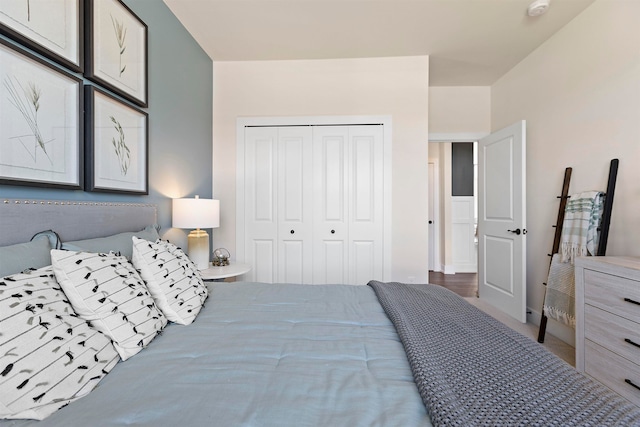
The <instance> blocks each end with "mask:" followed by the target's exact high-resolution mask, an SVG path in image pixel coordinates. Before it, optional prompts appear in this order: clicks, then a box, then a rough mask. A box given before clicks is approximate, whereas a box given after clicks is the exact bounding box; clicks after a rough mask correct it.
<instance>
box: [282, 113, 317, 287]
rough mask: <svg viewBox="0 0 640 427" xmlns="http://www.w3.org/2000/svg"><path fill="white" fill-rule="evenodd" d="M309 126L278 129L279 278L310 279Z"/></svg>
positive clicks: (310, 148) (310, 145) (306, 281)
mask: <svg viewBox="0 0 640 427" xmlns="http://www.w3.org/2000/svg"><path fill="white" fill-rule="evenodd" d="M311 134H312V128H311V127H310V126H300V127H298V126H296V127H282V128H278V171H277V173H278V259H279V261H278V277H277V281H278V282H282V283H311V281H312V241H313V240H312V238H313V205H312V200H311V199H312V195H313V192H312V177H313V170H312V168H313V164H312V136H311Z"/></svg>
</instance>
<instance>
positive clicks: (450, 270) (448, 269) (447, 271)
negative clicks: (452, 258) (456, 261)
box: [443, 265, 456, 274]
mask: <svg viewBox="0 0 640 427" xmlns="http://www.w3.org/2000/svg"><path fill="white" fill-rule="evenodd" d="M443 270H444V274H456V267H455V266H454V265H444V269H443Z"/></svg>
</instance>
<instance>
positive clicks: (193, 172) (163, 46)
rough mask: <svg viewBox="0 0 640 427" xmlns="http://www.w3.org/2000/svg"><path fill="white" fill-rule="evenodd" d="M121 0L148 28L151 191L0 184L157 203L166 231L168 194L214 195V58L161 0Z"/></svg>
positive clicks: (4, 193)
mask: <svg viewBox="0 0 640 427" xmlns="http://www.w3.org/2000/svg"><path fill="white" fill-rule="evenodd" d="M124 2H125V3H126V5H127V6H129V8H130V9H131V10H132V11H133V12H134V13H135V14H136V15H138V16H139V17H140V19H142V20H143V21H144V22H145V23H146V24H147V26H148V28H149V34H148V35H149V52H148V55H149V63H148V79H149V108H148V109H146V111H147V112H148V113H149V195H148V196H131V195H120V194H115V193H114V194H111V193H91V192H85V191H81V190H77V191H76V190H60V189H47V188H38V187H26V186H13V185H0V198H17V199H29V200H31V199H46V200H72V201H75V200H78V201H80V200H82V201H117V202H132V203H155V204H157V205H158V223H159V224H160V226H161V227H162V229H163V230H165V231H166V230H168V229H169V228H170V227H171V199H172V198H176V197H193V196H194V195H196V194H198V195H200V197H203V198H211V196H212V120H213V119H212V117H213V96H212V94H213V62H212V60H211V59H210V58H209V57H208V56H207V54H206V53H205V52H204V51H203V50H202V48H201V47H200V46H199V45H198V44H197V43H196V41H195V40H194V39H193V37H191V35H190V34H189V33H188V32H187V30H186V29H185V28H184V27H183V26H182V24H181V23H180V21H178V19H177V18H176V17H175V16H174V15H173V13H171V11H170V10H169V8H168V7H167V6H166V5H165V3H164V2H162V1H161V0H153V1H151V0H125V1H124ZM0 37H2V36H0ZM3 38H4V37H3ZM5 39H6V38H5ZM48 62H51V61H48ZM76 75H77V76H78V77H82V76H81V75H80V74H76ZM86 83H89V82H88V81H87V82H86ZM1 148H2V147H0V149H1ZM0 220H1V218H0Z"/></svg>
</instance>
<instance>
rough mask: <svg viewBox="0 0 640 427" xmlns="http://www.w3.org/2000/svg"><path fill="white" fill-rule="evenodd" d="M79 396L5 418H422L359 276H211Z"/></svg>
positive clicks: (312, 421) (350, 421) (405, 369)
mask: <svg viewBox="0 0 640 427" xmlns="http://www.w3.org/2000/svg"><path fill="white" fill-rule="evenodd" d="M210 289H211V292H210V296H209V298H208V300H207V301H206V303H205V304H206V306H205V308H204V309H203V310H202V311H201V312H200V314H199V315H198V317H197V319H196V321H195V322H194V323H193V324H191V325H189V326H179V325H170V326H168V327H167V328H166V329H165V330H164V332H163V334H162V335H161V336H159V337H157V338H156V339H155V340H154V341H152V342H151V344H150V345H149V347H147V348H146V349H144V350H142V351H141V352H140V353H139V354H137V355H136V356H134V357H132V358H131V359H129V360H127V361H125V362H120V363H119V364H118V365H117V366H116V367H115V368H114V369H113V370H112V371H111V372H110V373H109V374H108V375H107V376H106V377H105V378H104V379H103V380H102V381H101V382H100V384H99V385H98V387H97V388H96V389H95V390H94V391H92V392H91V393H90V394H89V395H88V396H86V397H84V398H82V399H80V400H78V401H76V402H73V403H71V404H70V405H68V406H67V407H65V408H63V409H61V410H60V411H58V412H56V413H54V414H53V415H51V416H50V417H49V418H46V419H45V420H44V421H39V422H38V421H24V420H20V421H0V425H2V426H3V427H4V426H9V425H11V426H25V425H37V426H40V427H49V426H65V427H66V426H96V427H98V426H125V425H126V426H129V425H137V426H224V427H227V426H229V427H232V426H278V427H286V426H349V427H352V426H403V427H411V426H429V425H430V421H429V417H428V415H427V412H426V410H425V407H424V404H423V403H422V401H421V399H420V395H419V393H418V390H417V388H416V385H415V383H414V381H413V376H412V374H411V370H410V368H409V364H408V361H407V358H406V356H405V353H404V350H403V347H402V344H401V343H400V341H399V338H398V335H397V333H396V331H395V329H394V326H393V324H392V323H391V322H390V320H389V319H388V318H387V316H386V315H385V313H384V311H383V309H382V307H381V306H380V304H379V303H378V301H377V298H376V296H375V294H374V292H373V290H372V289H371V288H369V287H367V286H303V285H270V284H256V283H235V284H225V283H214V284H211V285H210Z"/></svg>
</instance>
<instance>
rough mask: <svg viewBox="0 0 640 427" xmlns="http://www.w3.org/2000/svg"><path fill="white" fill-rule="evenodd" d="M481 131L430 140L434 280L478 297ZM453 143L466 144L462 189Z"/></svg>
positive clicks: (431, 280)
mask: <svg viewBox="0 0 640 427" xmlns="http://www.w3.org/2000/svg"><path fill="white" fill-rule="evenodd" d="M482 136H484V135H451V136H444V137H443V138H442V139H440V138H438V140H434V139H431V138H430V141H429V142H430V144H429V167H430V172H429V178H430V182H429V191H430V194H429V204H430V205H429V213H430V216H429V231H430V233H429V246H430V262H429V283H433V284H438V285H442V286H444V287H447V288H449V289H451V290H452V291H454V292H456V293H457V294H459V295H463V296H477V289H478V279H477V259H478V255H477V235H476V230H477V218H478V207H477V206H478V204H477V194H478V189H477V143H476V141H477V140H478V139H480V137H482ZM454 144H459V146H466V147H463V148H464V149H463V151H464V150H466V154H464V155H465V156H466V159H465V161H464V162H463V163H464V168H463V169H464V170H463V171H462V172H463V175H464V179H465V180H466V187H465V188H464V189H462V190H461V189H460V186H459V185H458V184H459V182H458V183H456V188H454V183H453V180H454V173H457V174H458V178H459V177H460V176H459V175H460V174H461V173H462V172H461V170H460V168H458V170H457V171H456V170H454V169H455V168H454V157H455V156H454V155H453V151H454V149H453V147H454ZM432 165H433V166H435V168H434V169H435V170H434V172H433V173H432V171H431V168H432ZM432 176H433V178H434V179H432ZM458 181H460V180H459V179H458ZM438 216H439V221H436V219H438ZM434 246H435V248H434V249H433V250H432V249H431V248H432V247H434ZM432 258H435V259H432Z"/></svg>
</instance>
